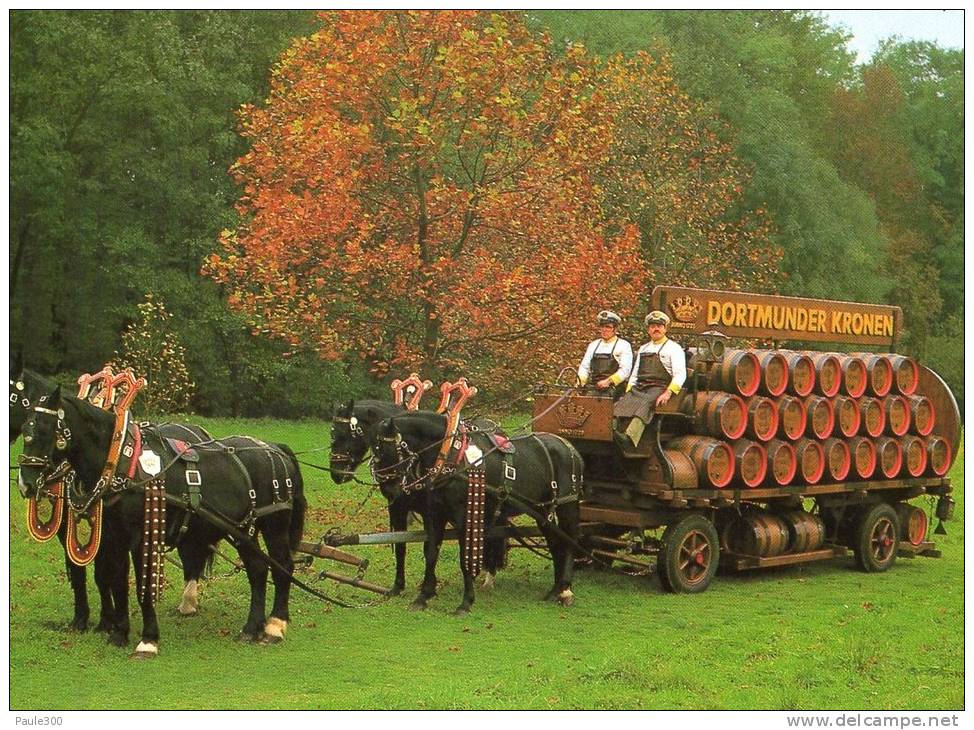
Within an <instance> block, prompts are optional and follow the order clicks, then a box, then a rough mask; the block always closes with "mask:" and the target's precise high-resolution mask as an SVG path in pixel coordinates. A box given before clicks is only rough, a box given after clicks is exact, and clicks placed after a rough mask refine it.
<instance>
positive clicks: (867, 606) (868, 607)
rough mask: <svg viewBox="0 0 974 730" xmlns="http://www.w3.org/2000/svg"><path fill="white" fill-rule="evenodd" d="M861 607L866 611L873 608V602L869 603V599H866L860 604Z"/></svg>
mask: <svg viewBox="0 0 974 730" xmlns="http://www.w3.org/2000/svg"><path fill="white" fill-rule="evenodd" d="M862 607H863V608H864V609H866V610H867V611H872V610H873V604H871V603H870V602H869V601H866V602H865V603H864V604H862Z"/></svg>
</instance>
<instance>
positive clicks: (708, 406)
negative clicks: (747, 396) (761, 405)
mask: <svg viewBox="0 0 974 730" xmlns="http://www.w3.org/2000/svg"><path fill="white" fill-rule="evenodd" d="M694 408H695V412H696V416H697V417H696V420H695V422H694V429H693V430H694V431H695V432H697V433H701V434H707V435H709V436H715V437H717V438H723V439H728V440H730V441H733V440H734V439H739V438H740V437H741V436H743V435H744V430H745V429H746V428H747V420H748V419H747V406H746V405H745V404H744V401H743V400H742V399H741V397H740V396H737V395H734V394H733V393H722V392H721V391H719V390H711V391H704V392H699V393H697V396H696V401H695V403H694Z"/></svg>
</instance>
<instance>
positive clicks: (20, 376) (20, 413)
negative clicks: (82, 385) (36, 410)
mask: <svg viewBox="0 0 974 730" xmlns="http://www.w3.org/2000/svg"><path fill="white" fill-rule="evenodd" d="M52 390H54V384H53V383H49V382H47V381H46V380H44V378H42V377H41V376H40V375H38V374H37V373H32V372H31V371H30V370H24V369H23V368H20V367H14V366H11V369H10V396H9V398H8V403H9V404H10V408H9V410H10V443H13V442H14V441H16V440H17V437H18V436H20V429H21V427H23V425H24V421H26V420H27V415H28V413H30V409H31V408H33V407H34V406H35V405H37V403H38V399H39V398H40V397H41V396H45V395H47V394H49V393H50V392H51V391H52Z"/></svg>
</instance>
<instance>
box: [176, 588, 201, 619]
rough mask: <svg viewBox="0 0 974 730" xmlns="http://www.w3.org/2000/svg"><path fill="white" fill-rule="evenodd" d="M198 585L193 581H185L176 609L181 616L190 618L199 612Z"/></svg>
mask: <svg viewBox="0 0 974 730" xmlns="http://www.w3.org/2000/svg"><path fill="white" fill-rule="evenodd" d="M199 606H200V601H199V584H198V583H197V582H196V581H195V580H188V581H186V587H185V588H183V597H182V600H180V601H179V608H178V609H177V610H178V611H179V612H180V613H181V614H182V615H183V616H192V615H193V614H194V613H196V612H197V611H198V610H199Z"/></svg>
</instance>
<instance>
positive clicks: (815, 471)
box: [795, 438, 825, 484]
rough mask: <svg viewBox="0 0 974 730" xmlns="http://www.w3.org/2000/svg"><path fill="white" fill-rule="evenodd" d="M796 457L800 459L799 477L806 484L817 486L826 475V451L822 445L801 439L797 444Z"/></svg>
mask: <svg viewBox="0 0 974 730" xmlns="http://www.w3.org/2000/svg"><path fill="white" fill-rule="evenodd" d="M795 456H796V458H797V459H798V476H799V477H800V478H801V480H802V481H803V482H804V483H805V484H817V483H818V482H820V481H821V480H822V476H823V475H824V474H825V450H824V449H823V448H822V444H820V443H819V442H818V441H813V440H812V439H808V438H805V439H799V440H798V441H796V442H795Z"/></svg>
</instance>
